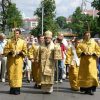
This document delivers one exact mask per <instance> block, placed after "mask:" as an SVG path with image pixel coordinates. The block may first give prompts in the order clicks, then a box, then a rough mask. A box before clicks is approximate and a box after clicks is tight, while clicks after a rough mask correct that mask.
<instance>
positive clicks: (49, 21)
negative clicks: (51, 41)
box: [32, 0, 59, 36]
mask: <svg viewBox="0 0 100 100" xmlns="http://www.w3.org/2000/svg"><path fill="white" fill-rule="evenodd" d="M42 7H43V9H44V14H43V27H44V29H43V32H45V31H47V30H50V31H52V32H53V35H56V34H57V30H58V27H59V26H58V24H57V23H56V21H55V9H56V6H55V0H43V1H42V2H41V5H40V8H37V9H36V11H35V13H34V15H37V16H38V17H39V24H38V26H37V28H36V29H33V30H32V34H33V35H35V36H37V35H38V34H41V33H42V28H41V27H42Z"/></svg>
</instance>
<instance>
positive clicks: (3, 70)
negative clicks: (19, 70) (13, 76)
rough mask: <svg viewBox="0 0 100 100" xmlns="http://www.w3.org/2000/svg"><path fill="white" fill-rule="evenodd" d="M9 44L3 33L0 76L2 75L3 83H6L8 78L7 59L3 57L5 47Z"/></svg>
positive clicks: (0, 43) (1, 38)
mask: <svg viewBox="0 0 100 100" xmlns="http://www.w3.org/2000/svg"><path fill="white" fill-rule="evenodd" d="M6 43H7V40H6V38H5V35H4V34H3V33H1V34H0V74H1V81H2V82H5V78H6V62H7V57H5V56H4V55H3V50H4V47H5V45H6Z"/></svg>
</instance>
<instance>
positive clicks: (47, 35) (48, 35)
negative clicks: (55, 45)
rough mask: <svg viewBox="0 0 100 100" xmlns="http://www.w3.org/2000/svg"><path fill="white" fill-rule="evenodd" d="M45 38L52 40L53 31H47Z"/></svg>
mask: <svg viewBox="0 0 100 100" xmlns="http://www.w3.org/2000/svg"><path fill="white" fill-rule="evenodd" d="M45 37H50V38H52V32H51V31H49V30H48V31H46V32H45Z"/></svg>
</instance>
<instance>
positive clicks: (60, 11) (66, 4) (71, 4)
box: [11, 0, 93, 17]
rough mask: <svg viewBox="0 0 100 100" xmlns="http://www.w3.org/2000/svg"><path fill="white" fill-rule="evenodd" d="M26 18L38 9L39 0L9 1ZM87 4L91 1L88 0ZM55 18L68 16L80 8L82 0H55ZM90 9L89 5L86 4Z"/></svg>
mask: <svg viewBox="0 0 100 100" xmlns="http://www.w3.org/2000/svg"><path fill="white" fill-rule="evenodd" d="M11 1H12V2H14V3H16V5H17V7H18V8H19V10H20V11H21V12H23V13H24V14H25V15H26V16H28V17H32V16H33V13H34V11H35V10H36V8H37V7H39V5H40V2H41V0H11ZM88 1H89V2H91V1H93V0H88ZM55 2H56V14H57V16H69V15H70V14H72V13H73V11H75V8H76V7H78V6H81V3H82V0H55ZM87 8H90V3H87Z"/></svg>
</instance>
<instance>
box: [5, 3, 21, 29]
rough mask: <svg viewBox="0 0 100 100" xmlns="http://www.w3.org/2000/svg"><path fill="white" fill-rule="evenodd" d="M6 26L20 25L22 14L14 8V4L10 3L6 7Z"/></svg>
mask: <svg viewBox="0 0 100 100" xmlns="http://www.w3.org/2000/svg"><path fill="white" fill-rule="evenodd" d="M6 13H7V20H6V21H7V26H8V27H9V28H14V27H20V26H22V15H21V13H20V11H19V10H18V9H17V8H16V4H10V6H9V7H8V8H7V12H6Z"/></svg>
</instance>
